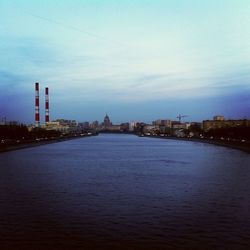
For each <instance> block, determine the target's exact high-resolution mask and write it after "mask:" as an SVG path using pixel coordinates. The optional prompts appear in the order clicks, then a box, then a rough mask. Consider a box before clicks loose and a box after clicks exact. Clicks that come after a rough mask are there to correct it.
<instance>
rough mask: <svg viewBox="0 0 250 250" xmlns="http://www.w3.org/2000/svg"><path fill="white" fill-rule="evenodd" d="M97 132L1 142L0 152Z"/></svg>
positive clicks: (66, 139)
mask: <svg viewBox="0 0 250 250" xmlns="http://www.w3.org/2000/svg"><path fill="white" fill-rule="evenodd" d="M96 135H97V134H81V135H70V136H63V137H56V138H51V139H36V140H29V141H24V142H22V141H17V142H15V143H12V144H1V145H0V153H4V152H8V151H14V150H19V149H25V148H32V147H38V146H42V145H46V144H51V143H57V142H63V141H68V140H73V139H78V138H82V137H89V136H96Z"/></svg>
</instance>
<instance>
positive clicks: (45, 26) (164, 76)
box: [0, 0, 250, 123]
mask: <svg viewBox="0 0 250 250" xmlns="http://www.w3.org/2000/svg"><path fill="white" fill-rule="evenodd" d="M0 9H1V17H0V22H1V35H0V36H1V39H0V52H1V58H0V102H1V106H0V114H1V116H2V117H5V116H6V117H7V119H9V120H18V121H20V122H25V123H33V122H34V88H33V86H34V83H35V82H39V83H40V84H41V87H42V88H44V87H46V86H49V87H50V105H51V119H55V118H58V117H63V118H68V119H76V120H80V121H82V120H88V121H90V120H101V119H102V118H103V116H104V115H105V113H108V114H109V115H110V116H111V118H112V120H113V121H114V122H115V123H119V122H123V121H128V120H135V119H136V120H143V121H146V122H149V121H152V120H154V119H158V118H171V119H175V118H176V115H177V114H179V113H181V114H186V115H188V116H189V117H190V118H189V119H190V120H193V121H195V120H203V119H209V118H211V117H213V115H215V114H222V115H224V116H225V117H227V118H249V116H250V98H249V94H250V84H249V83H250V73H249V72H250V64H249V61H250V47H249V44H250V29H249V27H250V2H249V1H243V0H240V1H239V0H238V1H236V0H235V1H232V0H227V1H226V0H225V1H215V0H214V1H192V0H190V1H180V0H178V1H159V0H156V1H146V0H145V1H136V2H135V1H80V0H75V1H68V0H67V1H65V0H63V1H53V2H52V1H49V0H45V1H35V2H34V1H17V0H13V1H11V2H10V1H1V3H0ZM42 98H44V97H43V96H42V95H41V99H42ZM41 102H42V103H43V100H41ZM0 118H1V117H0Z"/></svg>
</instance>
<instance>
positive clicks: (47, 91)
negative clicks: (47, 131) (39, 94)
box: [45, 87, 49, 124]
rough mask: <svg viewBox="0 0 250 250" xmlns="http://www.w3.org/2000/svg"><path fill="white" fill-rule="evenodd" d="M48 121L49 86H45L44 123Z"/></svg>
mask: <svg viewBox="0 0 250 250" xmlns="http://www.w3.org/2000/svg"><path fill="white" fill-rule="evenodd" d="M47 122H49V88H48V87H46V88H45V124H46V123H47Z"/></svg>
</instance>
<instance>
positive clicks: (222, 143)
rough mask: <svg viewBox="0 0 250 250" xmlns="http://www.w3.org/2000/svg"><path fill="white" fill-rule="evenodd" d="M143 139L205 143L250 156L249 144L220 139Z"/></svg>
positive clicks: (160, 137) (169, 137) (151, 136)
mask: <svg viewBox="0 0 250 250" xmlns="http://www.w3.org/2000/svg"><path fill="white" fill-rule="evenodd" d="M143 137H148V138H159V139H166V140H176V141H178V140H179V141H190V142H199V143H206V144H212V145H215V146H220V147H226V148H231V149H237V150H240V151H243V152H245V153H248V154H250V142H240V141H227V140H220V139H202V138H180V137H173V136H157V135H156V136H154V135H144V136H143Z"/></svg>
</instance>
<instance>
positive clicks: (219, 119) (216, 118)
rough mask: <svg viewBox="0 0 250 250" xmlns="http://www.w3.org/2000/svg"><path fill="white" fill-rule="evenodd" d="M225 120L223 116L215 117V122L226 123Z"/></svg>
mask: <svg viewBox="0 0 250 250" xmlns="http://www.w3.org/2000/svg"><path fill="white" fill-rule="evenodd" d="M224 120H225V118H224V116H223V115H215V116H214V121H224Z"/></svg>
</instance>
